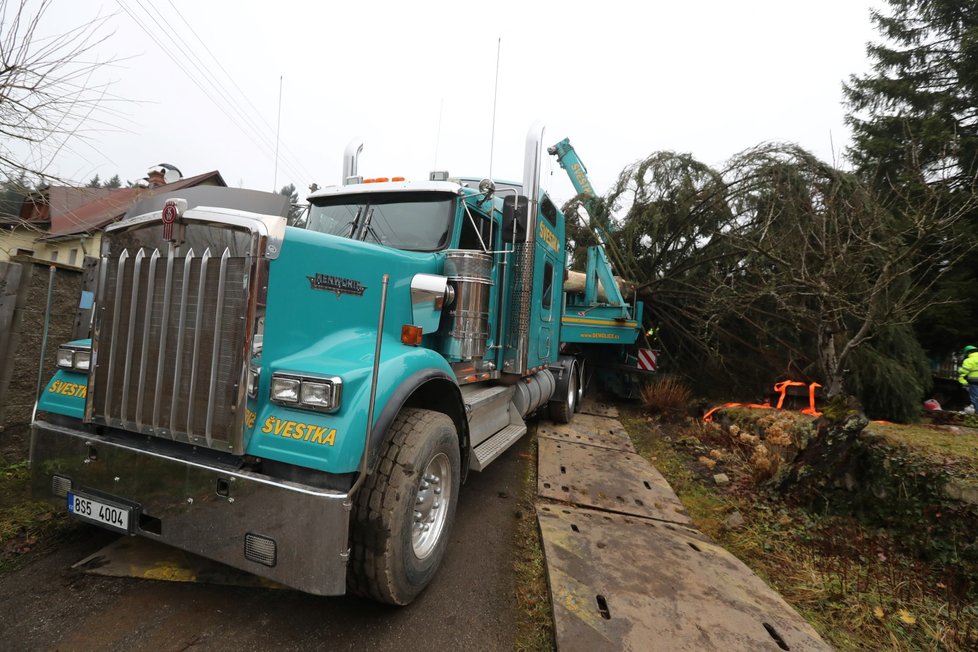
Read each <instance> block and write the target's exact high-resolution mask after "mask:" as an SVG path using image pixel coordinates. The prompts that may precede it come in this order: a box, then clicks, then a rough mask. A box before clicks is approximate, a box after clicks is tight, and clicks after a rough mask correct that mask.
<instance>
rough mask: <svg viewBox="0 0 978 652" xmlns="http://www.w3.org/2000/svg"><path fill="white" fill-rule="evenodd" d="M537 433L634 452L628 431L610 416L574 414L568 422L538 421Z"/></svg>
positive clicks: (541, 435) (573, 441)
mask: <svg viewBox="0 0 978 652" xmlns="http://www.w3.org/2000/svg"><path fill="white" fill-rule="evenodd" d="M537 435H539V436H540V437H549V438H551V439H559V440H561V441H568V442H572V443H575V444H589V445H591V446H600V447H602V448H611V449H614V450H620V451H627V452H629V453H634V452H635V447H634V446H633V445H632V440H631V438H630V437H629V436H628V432H627V431H626V430H625V429H624V428H623V427H622V425H621V422H619V421H618V420H617V419H612V418H610V417H597V416H594V415H592V414H575V415H574V418H573V420H571V422H570V423H553V422H551V421H540V423H539V424H538V425H537Z"/></svg>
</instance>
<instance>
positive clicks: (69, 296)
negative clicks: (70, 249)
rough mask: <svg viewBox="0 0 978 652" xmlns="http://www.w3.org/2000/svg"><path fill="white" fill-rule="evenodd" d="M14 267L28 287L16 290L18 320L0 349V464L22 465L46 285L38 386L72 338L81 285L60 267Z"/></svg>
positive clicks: (77, 274) (78, 276) (24, 263)
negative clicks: (5, 373)
mask: <svg viewBox="0 0 978 652" xmlns="http://www.w3.org/2000/svg"><path fill="white" fill-rule="evenodd" d="M12 263H14V264H18V265H20V266H21V273H20V279H21V281H22V282H24V283H26V287H24V288H22V289H20V290H19V292H22V293H23V301H22V306H21V308H20V309H19V311H18V312H19V316H18V318H17V320H16V321H19V325H18V327H15V328H11V329H9V330H8V335H9V337H8V338H6V340H7V344H6V346H5V349H6V350H0V373H2V370H3V369H7V370H8V374H9V381H8V383H7V385H6V387H4V385H3V384H2V380H3V376H2V375H0V459H2V461H4V462H15V461H18V460H22V459H25V458H26V457H27V454H28V447H29V440H30V421H31V413H32V412H33V409H34V401H35V398H36V395H37V382H38V363H39V358H40V354H41V341H42V339H43V334H44V322H45V308H46V305H47V295H48V285H49V282H50V281H51V280H52V278H53V283H52V301H51V313H50V314H51V317H50V322H49V325H48V340H47V350H46V354H45V359H44V366H43V373H42V380H41V382H42V383H45V382H47V380H48V378H49V377H50V376H51V374H53V373H54V370H55V367H56V358H55V356H56V354H57V350H58V345H59V344H62V343H64V342H67V341H69V340H71V339H72V335H73V331H74V330H75V320H76V317H77V312H78V303H79V296H80V294H81V281H82V272H81V271H79V270H78V269H73V268H70V267H67V266H64V265H57V264H44V263H39V262H36V261H32V260H30V259H23V260H21V259H17V258H15V259H14V260H13V261H12ZM5 265H9V263H5ZM52 269H53V270H54V272H53V277H52V274H51V270H52ZM8 292H9V288H8ZM8 296H9V295H8ZM2 326H3V324H2V323H0V327H2ZM0 344H3V341H2V340H0Z"/></svg>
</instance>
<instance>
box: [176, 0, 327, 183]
mask: <svg viewBox="0 0 978 652" xmlns="http://www.w3.org/2000/svg"><path fill="white" fill-rule="evenodd" d="M167 2H168V3H169V5H170V7H171V8H172V9H173V12H174V13H175V14H176V15H177V16H179V17H180V20H182V21H183V24H184V25H186V26H187V29H189V30H190V33H191V34H193V35H194V38H196V39H197V42H198V43H200V45H201V47H203V48H204V51H205V52H207V54H209V55H210V57H211V59H213V60H214V63H216V64H217V67H218V68H220V69H221V72H223V73H224V76H225V77H227V78H228V80H230V82H231V84H232V85H233V86H234V87H235V89H237V91H238V95H240V96H241V97H242V98H243V99H244V101H245V102H247V103H248V106H250V107H251V110H252V111H254V112H255V115H257V116H258V117H259V118H260V119H261V121H262V122H264V123H265V127H267V128H268V130H269V131H271V129H272V125H271V124H269V122H268V120H266V119H265V117H264V116H263V115H262V112H261V111H259V110H258V107H256V106H255V105H254V103H253V102H252V101H251V98H249V97H248V95H247V93H245V92H244V91H243V90H241V87H240V86H238V82H236V81H235V80H234V77H233V76H232V75H231V73H229V72H228V71H227V69H226V68H225V67H224V65H223V64H222V63H221V60H220V59H218V58H217V55H215V54H214V53H213V52H211V49H210V48H209V47H207V43H206V42H205V41H204V39H202V38H200V35H199V34H198V33H197V30H195V29H194V27H193V25H191V24H190V21H188V20H187V19H186V18H184V16H183V14H182V13H180V10H179V9H177V7H176V5H174V4H173V0H167ZM282 149H283V150H285V153H286V154H288V155H289V156H293V157H295V158H294V161H293V162H294V163H295V164H296V165H297V166H298V167H299V168H300V169H301V170H302V171H303V172H304V173H305V174H306V176H307V178H309V179H313V178H314V175H312V174H311V173H310V172H309V170H308V169H306V167H305V166H303V165H302V163H301V162H300V161H299V158H298V157H297V156H296V155H295V153H294V152H292V151H291V150H290V149H289V146H288V145H287V144H285V143H282Z"/></svg>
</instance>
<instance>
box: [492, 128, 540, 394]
mask: <svg viewBox="0 0 978 652" xmlns="http://www.w3.org/2000/svg"><path fill="white" fill-rule="evenodd" d="M545 128H546V127H545V125H544V124H543V122H540V121H537V122H534V123H533V125H531V126H530V130H529V131H528V132H527V134H526V149H525V154H524V158H523V194H524V195H526V198H527V200H528V204H529V205H528V209H527V218H526V236H525V237H524V240H523V242H518V243H514V245H513V254H514V255H513V288H512V296H513V304H514V305H513V311H512V312H511V313H510V321H509V333H510V336H509V337H510V339H509V345H508V346H507V350H506V360H505V362H504V367H503V370H504V371H505V372H506V373H511V374H519V375H520V376H524V375H526V373H527V371H528V368H527V364H528V359H529V349H530V310H531V308H532V306H533V289H532V288H533V268H534V258H535V251H536V246H535V244H536V236H537V211H538V209H539V207H540V170H541V168H542V166H543V132H544V130H545Z"/></svg>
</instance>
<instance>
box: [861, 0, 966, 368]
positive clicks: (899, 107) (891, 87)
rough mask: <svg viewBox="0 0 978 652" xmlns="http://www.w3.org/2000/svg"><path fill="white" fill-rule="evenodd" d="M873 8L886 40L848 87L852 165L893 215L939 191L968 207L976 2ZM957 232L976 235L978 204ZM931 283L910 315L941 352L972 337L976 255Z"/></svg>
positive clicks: (897, 2)
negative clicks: (919, 311) (925, 303)
mask: <svg viewBox="0 0 978 652" xmlns="http://www.w3.org/2000/svg"><path fill="white" fill-rule="evenodd" d="M886 3H887V5H888V11H885V12H884V11H874V12H873V13H872V17H873V22H874V23H875V24H876V27H877V29H878V30H879V32H880V35H881V36H882V38H883V40H882V42H880V43H874V44H871V45H870V46H869V47H868V54H869V57H870V59H871V60H872V61H873V72H872V73H870V74H868V75H864V76H853V77H851V78H850V80H849V83H848V84H847V85H846V86H845V98H846V102H847V104H848V108H849V111H850V113H849V115H848V117H847V121H848V123H849V124H850V126H851V127H852V129H853V140H854V144H853V146H852V147H851V148H850V150H849V152H848V154H849V156H850V158H851V160H852V161H853V162H854V163H855V164H856V167H857V169H858V170H859V171H860V172H861V173H862V174H863V176H864V177H865V178H866V179H867V180H869V182H870V183H871V184H872V185H874V186H875V187H876V188H877V189H878V190H880V191H881V192H882V194H884V196H886V195H888V196H889V204H890V206H891V208H892V209H893V211H894V212H895V213H897V214H900V213H906V212H912V211H913V210H914V206H913V205H914V204H919V202H920V199H921V196H933V193H934V192H935V191H938V192H943V193H944V195H945V198H946V204H945V205H946V206H947V209H948V210H952V211H953V210H957V209H960V208H961V207H964V206H968V205H971V206H974V197H975V182H976V175H978V4H976V3H975V2H974V0H886ZM970 212H971V215H970V216H969V218H968V219H965V220H963V221H962V223H961V227H962V228H961V230H960V232H959V233H958V234H957V236H956V237H959V238H964V239H968V238H971V239H973V238H974V237H975V235H976V234H978V211H975V210H974V209H972V210H971V211H970ZM945 271H947V273H946V274H945V275H944V278H943V279H942V281H941V282H939V283H938V284H937V285H936V286H935V287H934V300H935V301H934V306H933V307H932V308H931V309H929V310H927V311H926V312H925V313H924V314H923V315H921V317H920V319H918V320H917V322H916V323H915V330H916V332H917V335H918V337H919V338H920V341H921V344H923V346H924V347H925V348H926V349H927V350H928V351H929V352H930V353H931V355H932V357H934V358H939V357H943V356H945V355H947V354H948V353H950V352H951V351H953V350H955V349H958V348H960V347H961V345H963V344H967V343H969V341H970V340H971V339H972V338H974V337H975V336H976V334H975V332H974V324H975V323H978V301H976V300H975V297H976V296H978V260H976V259H975V257H974V256H969V257H967V258H965V259H963V260H962V261H961V262H959V263H958V264H957V265H955V266H954V268H953V269H951V270H949V271H948V270H945Z"/></svg>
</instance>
